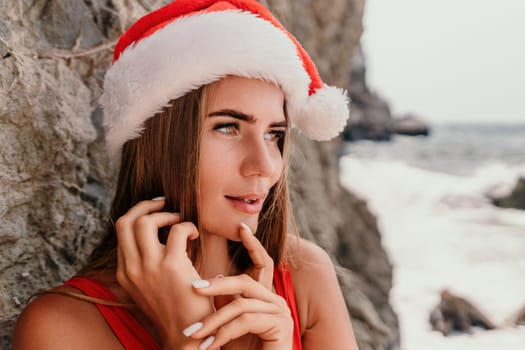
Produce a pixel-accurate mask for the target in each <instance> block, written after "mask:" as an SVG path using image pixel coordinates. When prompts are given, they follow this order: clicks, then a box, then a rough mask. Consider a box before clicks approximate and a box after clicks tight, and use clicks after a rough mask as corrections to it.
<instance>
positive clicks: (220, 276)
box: [215, 273, 224, 278]
mask: <svg viewBox="0 0 525 350" xmlns="http://www.w3.org/2000/svg"><path fill="white" fill-rule="evenodd" d="M223 277H224V275H223V274H222V273H219V274H218V275H217V276H215V278H223Z"/></svg>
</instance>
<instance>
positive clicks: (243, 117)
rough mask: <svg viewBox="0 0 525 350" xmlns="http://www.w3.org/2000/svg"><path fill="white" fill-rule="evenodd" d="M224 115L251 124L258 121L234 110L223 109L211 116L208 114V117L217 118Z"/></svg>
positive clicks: (251, 116) (212, 113)
mask: <svg viewBox="0 0 525 350" xmlns="http://www.w3.org/2000/svg"><path fill="white" fill-rule="evenodd" d="M224 115H227V116H229V117H232V118H235V119H239V120H242V121H244V122H247V123H250V124H253V123H255V121H256V119H255V117H254V116H253V115H249V114H246V113H242V112H239V111H236V110H233V109H221V110H219V111H215V112H211V113H210V114H208V117H217V116H224Z"/></svg>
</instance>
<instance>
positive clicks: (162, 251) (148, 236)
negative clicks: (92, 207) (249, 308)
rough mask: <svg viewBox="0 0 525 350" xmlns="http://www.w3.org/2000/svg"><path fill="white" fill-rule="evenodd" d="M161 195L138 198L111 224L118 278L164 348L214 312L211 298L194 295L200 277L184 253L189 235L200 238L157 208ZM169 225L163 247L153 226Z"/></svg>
mask: <svg viewBox="0 0 525 350" xmlns="http://www.w3.org/2000/svg"><path fill="white" fill-rule="evenodd" d="M163 207H164V199H163V198H162V199H159V200H149V201H142V202H139V203H138V204H136V205H135V206H133V207H132V208H131V209H130V210H129V211H128V212H127V213H126V214H125V215H123V216H122V217H120V218H119V219H118V220H117V222H116V224H115V227H116V231H117V237H118V242H119V245H118V267H117V281H118V282H119V284H120V285H121V286H122V287H123V288H124V289H125V290H126V292H127V293H128V294H129V295H130V296H131V298H132V299H133V300H134V301H135V303H136V304H137V306H138V307H139V308H140V310H141V311H142V312H143V313H144V314H146V316H147V317H148V318H149V319H150V320H151V321H152V322H153V324H154V325H155V328H156V329H157V330H158V332H159V336H160V338H161V343H162V345H163V346H164V347H170V348H176V349H179V348H181V347H182V346H183V343H184V344H186V343H187V342H188V339H187V338H186V337H183V336H182V330H183V329H184V328H185V327H186V326H187V325H188V324H191V323H193V322H195V320H199V319H202V318H203V317H204V316H206V315H209V314H210V313H211V312H213V308H212V305H211V302H210V299H209V298H208V297H206V296H199V295H197V294H196V293H195V292H194V290H193V289H192V281H195V280H199V279H200V276H199V274H198V273H197V271H196V270H195V268H194V267H193V264H192V262H191V260H190V259H189V258H188V256H187V254H186V247H187V241H188V239H195V238H197V237H198V236H199V233H198V231H197V228H196V227H195V226H194V225H193V224H192V223H189V222H180V216H179V215H178V214H175V213H168V212H159V210H161V209H162V208H163ZM166 226H171V229H170V232H169V236H168V239H167V242H166V245H163V244H161V243H160V241H159V239H158V230H159V229H160V228H161V227H166Z"/></svg>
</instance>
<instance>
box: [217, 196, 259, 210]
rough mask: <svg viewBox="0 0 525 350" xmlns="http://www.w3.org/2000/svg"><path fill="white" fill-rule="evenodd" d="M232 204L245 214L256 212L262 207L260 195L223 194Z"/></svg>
mask: <svg viewBox="0 0 525 350" xmlns="http://www.w3.org/2000/svg"><path fill="white" fill-rule="evenodd" d="M225 197H226V199H227V200H228V201H229V202H230V203H231V204H232V206H233V207H234V208H235V209H237V210H239V211H242V212H243V213H247V214H257V213H259V212H260V211H261V209H262V203H263V199H262V198H261V197H252V196H242V197H232V196H225Z"/></svg>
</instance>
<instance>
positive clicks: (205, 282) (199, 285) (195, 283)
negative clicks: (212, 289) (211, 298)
mask: <svg viewBox="0 0 525 350" xmlns="http://www.w3.org/2000/svg"><path fill="white" fill-rule="evenodd" d="M191 284H192V285H193V287H195V288H197V289H199V288H206V287H209V286H210V281H208V280H195V281H193V282H191Z"/></svg>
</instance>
